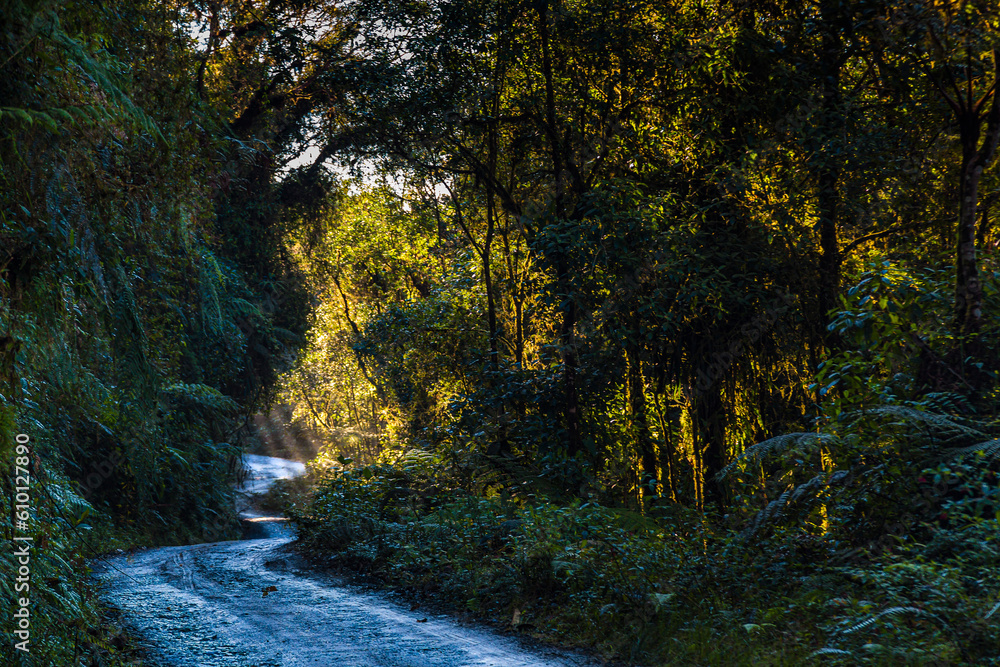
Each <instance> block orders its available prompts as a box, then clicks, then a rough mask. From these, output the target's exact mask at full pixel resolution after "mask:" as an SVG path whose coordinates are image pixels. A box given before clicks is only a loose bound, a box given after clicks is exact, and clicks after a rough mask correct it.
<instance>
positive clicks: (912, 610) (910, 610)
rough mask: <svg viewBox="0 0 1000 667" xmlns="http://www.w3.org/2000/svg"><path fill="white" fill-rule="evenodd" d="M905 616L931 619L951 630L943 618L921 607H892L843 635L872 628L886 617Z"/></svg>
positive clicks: (845, 631)
mask: <svg viewBox="0 0 1000 667" xmlns="http://www.w3.org/2000/svg"><path fill="white" fill-rule="evenodd" d="M903 615H912V616H917V617H920V618H926V619H930V620H932V621H934V622H935V623H936V624H937V625H939V626H940V627H942V628H944V629H946V630H950V629H951V626H949V625H948V623H947V622H946V621H945V620H944V619H943V618H941V617H940V616H938V615H937V614H934V613H931V612H929V611H927V610H926V609H921V608H920V607H890V608H889V609H886V610H884V611H880V612H879V613H877V614H875V615H874V616H872V617H870V618H867V619H865V620H864V621H862V622H861V623H858V624H857V625H854V626H852V627H850V628H848V629H846V630H844V631H843V633H842V634H845V635H849V634H851V633H854V632H857V631H858V630H864V629H865V628H868V627H871V626H872V625H874V624H875V623H877V622H878V621H880V620H882V619H883V618H886V617H890V618H892V617H896V616H903Z"/></svg>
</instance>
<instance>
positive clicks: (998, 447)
mask: <svg viewBox="0 0 1000 667" xmlns="http://www.w3.org/2000/svg"><path fill="white" fill-rule="evenodd" d="M978 452H982V453H983V456H985V457H986V458H987V459H995V458H1000V438H996V439H995V440H987V441H986V442H980V443H977V444H975V445H970V446H968V447H962V448H961V449H958V450H956V451H955V452H954V453H953V456H952V458H955V459H958V458H962V457H963V456H968V455H969V454H976V453H978Z"/></svg>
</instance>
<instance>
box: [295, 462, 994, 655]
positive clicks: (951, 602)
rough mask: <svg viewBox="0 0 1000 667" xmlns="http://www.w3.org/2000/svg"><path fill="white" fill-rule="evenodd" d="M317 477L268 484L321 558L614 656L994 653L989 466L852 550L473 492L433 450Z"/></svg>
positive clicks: (688, 521) (516, 627)
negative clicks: (986, 511) (984, 501)
mask: <svg viewBox="0 0 1000 667" xmlns="http://www.w3.org/2000/svg"><path fill="white" fill-rule="evenodd" d="M952 472H953V471H952ZM925 474H926V475H927V476H933V475H939V474H942V471H941V470H938V471H933V470H928V471H926V472H925ZM944 474H948V473H947V472H946V473H944ZM313 475H314V478H313V487H312V489H313V490H312V491H307V490H306V489H304V488H303V487H302V486H301V485H299V488H297V489H294V488H291V487H288V486H286V487H283V488H279V489H278V490H276V491H275V496H276V498H277V499H279V500H281V499H283V500H284V501H285V503H286V504H287V507H288V510H289V512H290V514H291V516H292V519H293V520H294V522H295V523H296V525H297V526H298V528H299V532H300V536H301V539H300V544H301V547H302V548H303V550H304V551H305V552H306V553H308V554H310V555H311V556H312V557H313V558H315V559H316V560H317V561H318V562H320V563H322V564H324V565H326V566H331V567H337V568H344V569H348V570H350V571H355V572H363V573H365V574H368V575H371V576H373V577H375V578H376V579H377V580H379V581H381V582H383V583H384V584H386V585H389V586H392V587H396V588H399V589H401V590H404V591H407V592H409V593H410V594H411V595H413V596H415V597H418V598H419V597H424V598H428V599H434V600H438V601H442V602H446V603H448V604H450V605H452V606H454V607H456V608H458V609H461V610H465V611H468V612H471V613H472V614H474V615H477V616H479V617H481V618H484V619H488V620H491V621H493V622H496V623H499V624H500V625H502V626H504V627H506V628H509V629H511V630H512V631H517V632H520V633H526V634H529V635H532V636H535V637H537V638H542V639H548V640H554V641H558V642H560V643H564V644H571V645H576V646H581V647H586V648H589V649H592V650H595V651H597V652H598V653H599V654H600V655H602V656H604V657H606V658H609V659H615V660H621V661H625V662H628V663H629V664H644V665H645V664H650V665H652V664H656V665H661V664H663V665H666V664H671V665H673V664H678V665H680V664H726V665H785V664H844V665H848V664H969V665H989V664H1000V625H998V622H997V621H998V620H1000V619H998V616H1000V607H998V605H1000V602H998V601H1000V582H998V581H997V580H996V578H995V572H996V568H997V567H998V566H1000V541H998V540H1000V526H998V521H997V518H996V517H995V516H993V515H992V513H991V515H990V516H989V517H984V516H982V513H981V512H976V511H970V508H971V507H972V505H970V504H969V503H968V502H963V500H961V499H963V498H964V499H968V498H971V497H972V496H973V495H975V496H977V497H979V498H980V499H981V498H982V494H981V493H980V492H981V488H980V487H981V486H982V484H983V483H984V480H982V479H978V478H977V479H974V480H973V479H968V480H966V482H965V484H966V486H967V487H969V488H970V489H971V492H970V493H969V494H965V495H963V494H962V493H958V494H956V493H954V491H955V489H956V488H957V487H956V486H955V485H952V486H949V487H948V488H949V492H950V493H949V496H948V499H945V500H941V501H939V502H937V504H936V505H935V507H934V508H933V510H930V509H928V511H927V512H924V514H922V515H921V520H920V521H918V522H917V523H915V524H913V525H911V526H909V529H908V533H907V535H906V536H897V537H895V538H889V539H888V540H883V541H882V542H878V543H875V542H873V543H870V544H868V545H866V546H865V547H864V548H861V549H859V548H857V547H854V546H851V545H850V544H849V543H848V542H846V541H845V540H844V539H843V537H844V533H843V531H839V530H837V529H835V528H833V529H831V530H829V531H828V532H827V533H826V534H822V533H817V532H815V531H811V530H808V529H806V528H805V527H802V526H778V527H776V528H775V529H774V530H772V531H770V532H769V534H767V535H766V536H763V537H758V538H755V539H748V538H747V535H746V533H745V531H742V530H739V529H738V528H737V527H726V521H725V520H723V519H718V520H711V519H710V518H705V517H703V516H702V515H700V514H698V513H696V512H694V511H692V510H689V509H684V508H680V507H678V506H665V507H660V508H654V509H652V510H650V511H648V512H646V513H645V514H639V513H636V512H632V511H628V510H624V509H619V508H612V507H606V506H602V505H600V504H598V503H596V502H584V501H583V500H574V501H571V502H565V501H559V502H552V501H550V500H547V499H546V498H544V497H541V496H536V495H533V494H530V493H529V494H518V493H511V492H508V491H501V492H493V493H488V494H485V495H484V494H479V495H477V494H473V493H470V492H468V491H466V490H464V489H463V488H461V487H460V486H459V485H457V484H455V483H454V482H453V480H452V478H451V477H450V476H449V473H448V470H447V468H446V467H445V466H444V465H443V464H436V463H432V462H428V460H427V458H426V457H410V458H409V459H407V460H403V461H401V462H398V463H397V464H395V465H383V466H367V467H363V468H354V469H328V470H326V471H318V470H314V471H313ZM972 487H975V488H972ZM954 498H959V499H960V500H957V501H956V500H954ZM932 512H933V513H935V514H932ZM731 519H732V517H730V518H729V520H730V521H731Z"/></svg>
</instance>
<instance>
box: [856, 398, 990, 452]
mask: <svg viewBox="0 0 1000 667" xmlns="http://www.w3.org/2000/svg"><path fill="white" fill-rule="evenodd" d="M873 415H874V416H881V417H888V418H890V419H894V420H895V421H892V422H890V423H891V424H893V425H896V426H906V425H913V424H919V425H921V426H923V427H924V428H926V429H928V430H930V431H931V432H932V434H933V436H934V438H935V439H938V440H943V441H944V442H943V444H948V443H952V442H955V441H956V440H964V439H973V438H982V437H984V436H985V434H984V433H983V432H982V431H981V430H979V429H977V428H973V427H971V426H967V425H965V424H962V423H960V422H959V421H958V420H956V419H955V418H953V417H951V416H949V415H944V414H941V413H939V412H931V411H929V410H918V409H917V408H914V407H911V406H908V405H880V406H878V407H875V408H869V409H868V410H865V411H863V412H862V411H855V412H852V413H850V414H849V415H848V418H858V419H859V418H862V417H864V416H873Z"/></svg>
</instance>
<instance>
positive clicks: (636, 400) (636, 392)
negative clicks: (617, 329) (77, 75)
mask: <svg viewBox="0 0 1000 667" xmlns="http://www.w3.org/2000/svg"><path fill="white" fill-rule="evenodd" d="M625 357H626V362H627V364H628V404H629V412H630V416H631V421H632V430H633V433H634V437H635V444H636V450H637V452H638V453H639V462H640V473H639V483H640V487H641V489H642V493H641V496H642V499H643V503H642V504H643V507H645V506H646V505H647V503H648V499H649V498H650V497H651V496H655V495H656V492H657V489H658V488H659V483H660V476H659V470H658V466H657V456H656V446H655V444H654V443H653V439H652V437H650V434H649V418H648V416H647V414H646V387H645V382H644V381H643V377H642V362H640V361H639V355H638V354H637V353H636V350H634V349H632V350H627V351H626V353H625Z"/></svg>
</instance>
